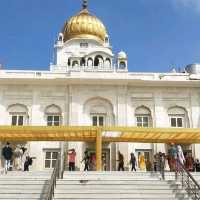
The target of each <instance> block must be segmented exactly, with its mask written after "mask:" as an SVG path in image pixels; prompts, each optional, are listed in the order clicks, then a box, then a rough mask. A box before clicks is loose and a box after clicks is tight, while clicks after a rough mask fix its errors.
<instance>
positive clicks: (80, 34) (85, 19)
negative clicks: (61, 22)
mask: <svg viewBox="0 0 200 200" xmlns="http://www.w3.org/2000/svg"><path fill="white" fill-rule="evenodd" d="M63 35H64V42H66V41H67V40H70V39H73V38H77V39H94V40H96V41H99V42H101V43H103V42H104V40H105V37H106V36H107V31H106V28H105V26H104V25H103V23H102V22H101V21H100V20H99V19H98V18H97V17H95V16H93V15H91V14H90V13H89V11H88V9H87V8H85V9H82V10H81V12H79V13H78V14H77V15H76V16H73V17H72V18H71V19H70V20H69V21H68V22H66V23H65V26H64V28H63Z"/></svg>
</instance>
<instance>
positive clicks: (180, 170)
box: [175, 159, 200, 200]
mask: <svg viewBox="0 0 200 200" xmlns="http://www.w3.org/2000/svg"><path fill="white" fill-rule="evenodd" d="M175 175H176V180H178V181H180V182H181V185H182V188H183V189H185V190H186V192H187V193H188V195H189V197H190V198H191V199H193V200H200V186H199V184H198V183H197V181H196V180H195V179H194V177H193V176H192V174H191V173H190V172H189V171H188V170H187V169H186V168H185V166H184V165H183V164H182V163H181V162H180V160H179V159H177V160H176V172H175Z"/></svg>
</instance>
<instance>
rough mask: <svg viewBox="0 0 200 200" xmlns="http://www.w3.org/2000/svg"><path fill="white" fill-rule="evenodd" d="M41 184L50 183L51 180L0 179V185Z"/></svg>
mask: <svg viewBox="0 0 200 200" xmlns="http://www.w3.org/2000/svg"><path fill="white" fill-rule="evenodd" d="M33 183H34V184H39V185H41V184H48V183H49V180H34V181H33V180H23V181H21V180H7V181H6V180H4V181H1V180H0V185H9V184H10V185H20V184H21V185H27V184H29V185H31V184H33Z"/></svg>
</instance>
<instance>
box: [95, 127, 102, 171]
mask: <svg viewBox="0 0 200 200" xmlns="http://www.w3.org/2000/svg"><path fill="white" fill-rule="evenodd" d="M101 170H102V132H101V129H98V130H97V135H96V171H101Z"/></svg>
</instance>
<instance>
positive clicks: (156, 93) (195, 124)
mask: <svg viewBox="0 0 200 200" xmlns="http://www.w3.org/2000/svg"><path fill="white" fill-rule="evenodd" d="M55 51H56V61H55V63H54V64H52V65H51V66H50V71H20V70H19V71H12V70H9V71H8V70H0V116H1V117H0V125H12V124H13V123H15V124H13V125H20V123H22V124H23V125H33V126H46V125H58V124H56V123H59V125H67V126H68V125H69V126H88V125H89V126H90V125H106V126H115V125H116V126H149V127H171V126H174V127H177V128H178V127H188V128H200V74H191V73H176V72H172V73H132V72H128V68H127V65H128V62H127V60H128V58H127V55H126V54H125V53H124V52H120V53H119V54H118V55H117V56H116V57H115V55H114V54H113V53H112V49H111V47H110V44H109V39H108V38H107V40H105V42H104V43H103V44H100V43H98V42H97V41H96V40H92V39H88V38H87V39H80V38H75V39H71V40H68V41H66V42H64V41H63V35H62V33H61V34H59V37H58V41H57V42H56V44H55ZM20 116H22V117H21V118H20ZM22 121H23V122H22ZM58 121H59V122H58ZM16 123H17V124H16ZM95 123H96V124H95ZM102 123H103V124H102ZM2 145H4V144H3V143H2ZM26 146H27V147H28V151H29V154H30V156H32V157H35V158H36V159H35V160H34V162H33V167H32V168H33V169H37V170H43V169H45V160H46V165H49V163H50V165H51V162H52V160H53V157H54V155H53V153H52V154H51V153H49V154H48V156H47V157H48V159H45V155H46V154H45V153H46V152H51V151H52V152H57V151H60V150H61V148H63V147H64V150H65V152H66V151H67V149H68V148H72V147H73V148H75V149H76V151H77V157H76V159H77V167H78V168H81V167H82V166H81V164H80V162H79V161H80V160H81V159H82V157H83V153H84V151H85V150H86V149H87V148H88V149H89V150H90V151H91V152H92V151H93V150H94V145H93V144H85V143H82V142H79V143H67V142H65V143H60V142H28V143H26ZM118 150H120V151H121V152H122V153H123V154H124V155H125V159H126V161H125V163H127V162H128V159H129V154H130V153H131V152H135V153H136V154H137V153H138V152H142V151H143V152H148V153H149V156H150V157H151V158H150V159H152V156H153V154H155V153H157V152H159V151H162V152H167V145H165V144H139V143H128V144H127V143H120V144H104V151H105V154H106V156H107V157H106V159H107V169H111V170H115V169H116V163H115V160H116V153H117V151H118ZM185 150H187V151H189V150H190V151H192V153H193V156H195V157H197V158H200V145H197V144H195V145H190V146H187V147H185ZM47 160H48V161H47ZM65 164H66V163H65Z"/></svg>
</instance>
